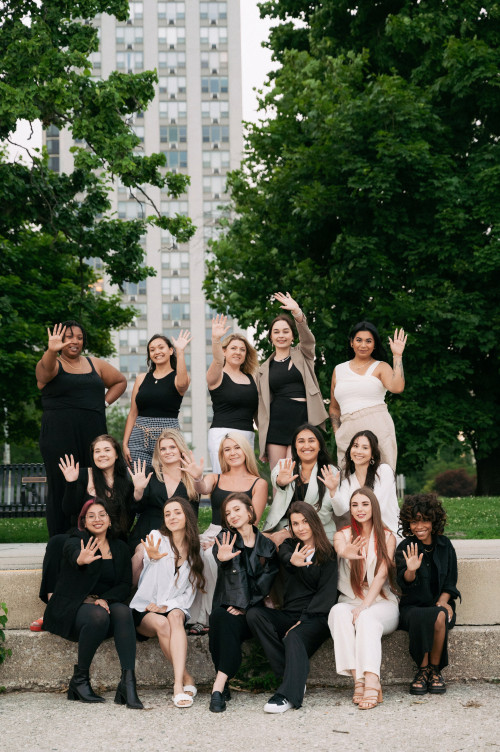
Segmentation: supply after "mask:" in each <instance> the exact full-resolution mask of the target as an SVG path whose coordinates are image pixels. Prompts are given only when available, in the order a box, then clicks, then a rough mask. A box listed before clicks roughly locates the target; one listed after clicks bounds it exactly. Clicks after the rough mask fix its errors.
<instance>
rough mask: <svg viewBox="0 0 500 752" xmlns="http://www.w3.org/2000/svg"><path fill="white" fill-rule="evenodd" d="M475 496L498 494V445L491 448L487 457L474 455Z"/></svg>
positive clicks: (499, 458) (499, 453)
mask: <svg viewBox="0 0 500 752" xmlns="http://www.w3.org/2000/svg"><path fill="white" fill-rule="evenodd" d="M476 469H477V488H476V495H477V496H500V447H496V448H495V449H492V450H491V452H490V454H489V456H488V457H481V458H480V459H477V457H476Z"/></svg>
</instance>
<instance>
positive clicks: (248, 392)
mask: <svg viewBox="0 0 500 752" xmlns="http://www.w3.org/2000/svg"><path fill="white" fill-rule="evenodd" d="M247 375H248V378H249V379H250V383H249V384H237V383H236V382H235V381H233V380H232V378H231V377H230V376H229V375H228V374H227V373H226V372H225V371H223V374H222V381H221V383H220V384H219V386H218V387H216V388H215V389H209V392H210V398H211V400H212V406H213V410H214V417H213V419H212V423H211V426H210V428H239V429H240V431H253V416H254V415H255V413H256V412H257V408H258V405H259V395H258V393H257V386H256V384H255V381H254V380H253V378H252V376H250V374H247Z"/></svg>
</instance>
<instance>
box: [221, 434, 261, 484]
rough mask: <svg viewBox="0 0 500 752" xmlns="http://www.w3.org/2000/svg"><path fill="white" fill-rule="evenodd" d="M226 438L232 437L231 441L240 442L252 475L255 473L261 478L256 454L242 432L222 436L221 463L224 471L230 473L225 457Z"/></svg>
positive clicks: (239, 444) (247, 467)
mask: <svg viewBox="0 0 500 752" xmlns="http://www.w3.org/2000/svg"><path fill="white" fill-rule="evenodd" d="M226 439H231V441H234V442H235V444H238V446H239V447H241V449H242V450H243V454H244V455H245V466H246V469H247V470H248V472H249V473H250V475H255V476H257V478H260V475H259V469H258V467H257V462H256V460H255V454H254V452H253V450H252V447H251V446H250V444H249V443H248V441H247V440H246V439H245V437H244V436H242V434H241V433H236V432H234V433H226V435H225V436H224V437H223V438H222V440H221V442H220V444H219V465H220V469H221V472H222V473H228V472H229V471H230V469H231V468H230V467H229V465H228V463H227V460H226V458H225V457H224V449H223V447H224V442H225V441H226Z"/></svg>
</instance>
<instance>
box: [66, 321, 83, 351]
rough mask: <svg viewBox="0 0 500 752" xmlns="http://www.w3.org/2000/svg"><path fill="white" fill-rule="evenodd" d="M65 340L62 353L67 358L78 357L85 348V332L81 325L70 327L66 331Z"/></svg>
mask: <svg viewBox="0 0 500 752" xmlns="http://www.w3.org/2000/svg"><path fill="white" fill-rule="evenodd" d="M63 342H64V347H63V348H62V350H61V353H62V354H63V355H64V356H65V357H66V358H78V357H79V356H80V353H81V352H82V350H83V332H82V330H81V329H80V327H79V326H71V327H68V328H67V329H66V331H65V332H64V337H63Z"/></svg>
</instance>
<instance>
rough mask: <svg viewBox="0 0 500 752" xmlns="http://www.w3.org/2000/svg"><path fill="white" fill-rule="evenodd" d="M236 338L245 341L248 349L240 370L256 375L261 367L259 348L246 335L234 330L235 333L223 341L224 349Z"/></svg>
mask: <svg viewBox="0 0 500 752" xmlns="http://www.w3.org/2000/svg"><path fill="white" fill-rule="evenodd" d="M235 339H237V340H240V342H243V344H244V345H245V347H246V349H247V353H246V355H245V360H244V361H243V363H242V364H241V366H240V371H242V372H243V373H246V374H250V376H255V374H256V373H257V371H258V369H259V358H258V355H257V350H256V349H255V347H252V345H251V344H250V342H249V341H248V340H247V338H246V337H244V336H243V335H242V334H238V333H237V332H234V333H233V334H230V335H229V336H228V337H226V339H225V340H224V342H222V349H223V350H225V349H226V347H227V346H228V345H230V344H231V342H233V341H234V340H235Z"/></svg>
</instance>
